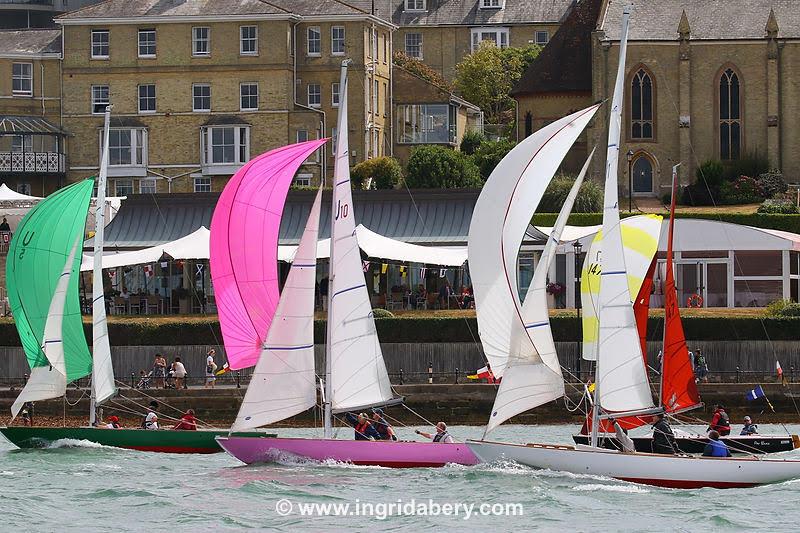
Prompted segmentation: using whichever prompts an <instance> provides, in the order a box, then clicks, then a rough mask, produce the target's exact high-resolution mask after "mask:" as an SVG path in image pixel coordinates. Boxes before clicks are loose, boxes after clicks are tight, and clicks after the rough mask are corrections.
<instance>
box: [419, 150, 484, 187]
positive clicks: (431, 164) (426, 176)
mask: <svg viewBox="0 0 800 533" xmlns="http://www.w3.org/2000/svg"><path fill="white" fill-rule="evenodd" d="M406 184H407V185H408V186H409V187H412V188H421V189H436V188H441V189H458V188H466V187H480V186H481V185H482V184H483V181H482V180H481V173H480V171H479V170H478V167H477V166H476V165H475V163H473V162H472V160H471V159H470V158H469V156H467V155H464V154H462V153H461V152H456V151H455V150H451V149H450V148H445V147H443V146H435V145H423V146H419V147H417V148H415V149H414V151H413V152H412V153H411V157H410V158H409V159H408V166H407V167H406Z"/></svg>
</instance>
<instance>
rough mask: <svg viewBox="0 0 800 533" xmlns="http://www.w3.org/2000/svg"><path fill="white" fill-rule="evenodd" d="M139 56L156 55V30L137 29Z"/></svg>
mask: <svg viewBox="0 0 800 533" xmlns="http://www.w3.org/2000/svg"><path fill="white" fill-rule="evenodd" d="M139 57H156V30H139Z"/></svg>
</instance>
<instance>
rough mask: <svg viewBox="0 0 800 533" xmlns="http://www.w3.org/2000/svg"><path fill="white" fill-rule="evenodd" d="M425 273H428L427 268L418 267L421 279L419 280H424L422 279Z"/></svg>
mask: <svg viewBox="0 0 800 533" xmlns="http://www.w3.org/2000/svg"><path fill="white" fill-rule="evenodd" d="M427 271H428V269H427V268H425V267H420V269H419V277H421V278H424V277H425V273H426V272H427Z"/></svg>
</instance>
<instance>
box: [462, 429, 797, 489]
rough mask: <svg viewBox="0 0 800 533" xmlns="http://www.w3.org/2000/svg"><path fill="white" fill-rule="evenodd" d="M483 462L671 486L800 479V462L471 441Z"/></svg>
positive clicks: (741, 484) (749, 484) (726, 485)
mask: <svg viewBox="0 0 800 533" xmlns="http://www.w3.org/2000/svg"><path fill="white" fill-rule="evenodd" d="M467 445H468V446H469V448H470V449H471V450H472V452H473V453H474V454H475V455H476V456H477V457H478V458H479V459H480V460H481V461H482V462H492V461H497V460H502V459H505V460H510V461H514V462H516V463H520V464H523V465H526V466H530V467H533V468H541V469H548V470H556V471H563V472H571V473H573V474H588V475H595V476H607V477H612V478H616V479H621V480H623V481H631V482H634V483H642V484H645V485H656V486H659V487H671V488H686V489H690V488H700V487H715V488H739V487H752V486H755V485H764V484H767V483H778V482H781V481H786V480H789V479H794V478H800V461H793V460H781V459H759V458H750V457H748V458H741V459H738V458H718V457H692V456H674V455H655V454H650V453H635V454H627V453H620V452H617V451H612V450H605V449H600V448H590V447H588V446H577V447H572V446H560V445H549V444H528V445H523V444H507V443H501V442H490V441H467Z"/></svg>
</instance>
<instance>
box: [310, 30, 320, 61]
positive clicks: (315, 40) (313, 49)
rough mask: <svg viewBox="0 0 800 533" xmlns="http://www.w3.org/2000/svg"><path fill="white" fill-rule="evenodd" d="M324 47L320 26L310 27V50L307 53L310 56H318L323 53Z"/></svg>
mask: <svg viewBox="0 0 800 533" xmlns="http://www.w3.org/2000/svg"><path fill="white" fill-rule="evenodd" d="M321 48H322V32H320V30H319V26H312V27H311V28H308V50H307V53H308V55H310V56H318V55H320V53H321V51H322V50H321Z"/></svg>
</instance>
